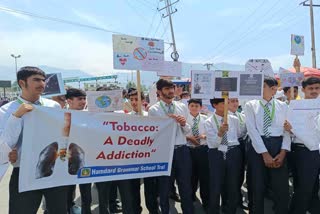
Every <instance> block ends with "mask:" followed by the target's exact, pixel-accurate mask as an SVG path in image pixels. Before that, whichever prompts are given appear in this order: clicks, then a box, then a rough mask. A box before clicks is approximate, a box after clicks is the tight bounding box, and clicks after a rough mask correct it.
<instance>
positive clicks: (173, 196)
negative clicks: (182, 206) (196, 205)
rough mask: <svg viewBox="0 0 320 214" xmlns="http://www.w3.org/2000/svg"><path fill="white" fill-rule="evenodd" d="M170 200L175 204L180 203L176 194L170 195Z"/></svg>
mask: <svg viewBox="0 0 320 214" xmlns="http://www.w3.org/2000/svg"><path fill="white" fill-rule="evenodd" d="M170 198H171V199H172V200H174V201H175V202H179V203H181V198H180V195H178V194H177V193H173V194H171V195H170Z"/></svg>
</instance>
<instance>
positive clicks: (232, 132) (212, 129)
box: [205, 113, 241, 149]
mask: <svg viewBox="0 0 320 214" xmlns="http://www.w3.org/2000/svg"><path fill="white" fill-rule="evenodd" d="M214 117H216V118H217V122H218V125H219V128H220V126H221V125H222V119H223V117H221V116H219V115H217V114H216V113H215V114H213V115H212V116H211V117H209V118H208V119H207V120H206V122H205V128H206V131H207V144H208V147H209V148H210V149H217V148H218V147H219V145H220V144H221V140H222V137H219V136H218V132H219V129H218V127H217V124H216V122H215V119H214ZM228 125H229V129H228V131H227V139H228V146H236V145H239V141H238V138H239V137H240V134H241V131H240V125H239V119H238V118H237V117H235V116H233V115H230V114H228Z"/></svg>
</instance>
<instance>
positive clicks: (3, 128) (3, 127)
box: [0, 97, 61, 167]
mask: <svg viewBox="0 0 320 214" xmlns="http://www.w3.org/2000/svg"><path fill="white" fill-rule="evenodd" d="M37 102H39V103H40V104H41V106H45V107H53V108H61V106H60V105H59V103H57V102H56V101H53V100H49V99H45V98H42V97H40V99H39V100H38V101H36V103H37ZM21 103H27V104H32V103H30V102H28V101H26V100H24V99H22V98H21V97H19V98H18V99H17V100H15V101H12V102H10V103H7V104H6V105H4V106H2V107H1V108H0V143H6V144H7V145H8V146H9V147H10V148H11V149H13V148H16V149H17V152H18V159H17V161H16V162H15V163H13V167H19V166H20V157H21V144H22V137H23V136H22V133H23V126H24V120H23V116H22V117H21V118H17V117H15V116H13V113H15V112H16V111H17V110H18V108H19V106H20V105H21ZM39 122H41V121H39Z"/></svg>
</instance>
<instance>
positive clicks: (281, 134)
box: [245, 98, 291, 214]
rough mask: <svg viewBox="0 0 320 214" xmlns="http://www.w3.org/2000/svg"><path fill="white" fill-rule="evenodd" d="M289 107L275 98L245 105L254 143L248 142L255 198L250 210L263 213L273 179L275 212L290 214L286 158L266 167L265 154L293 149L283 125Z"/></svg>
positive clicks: (249, 131)
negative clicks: (278, 165) (268, 186)
mask: <svg viewBox="0 0 320 214" xmlns="http://www.w3.org/2000/svg"><path fill="white" fill-rule="evenodd" d="M287 110H288V106H287V104H286V103H284V102H281V101H279V100H277V99H274V98H272V99H271V100H270V101H269V102H267V101H266V100H251V101H249V102H248V103H247V104H246V106H245V116H246V126H247V130H248V134H249V137H250V139H251V144H250V145H248V174H249V181H250V189H251V191H252V192H251V196H252V201H250V204H251V206H250V213H256V214H263V213H264V194H265V190H266V186H267V184H268V183H269V182H268V180H269V179H270V185H271V190H272V191H273V193H274V201H275V203H276V206H275V213H276V214H285V213H288V202H289V187H288V169H287V165H286V160H284V164H283V165H282V166H281V167H279V168H274V169H273V168H267V167H266V166H265V163H264V160H263V157H262V153H264V152H268V153H269V154H270V155H271V157H273V158H274V157H276V156H277V155H278V154H279V153H280V151H281V150H282V149H283V150H286V151H290V144H291V141H290V135H289V133H288V132H286V131H285V130H284V128H283V126H284V123H285V120H286V115H287Z"/></svg>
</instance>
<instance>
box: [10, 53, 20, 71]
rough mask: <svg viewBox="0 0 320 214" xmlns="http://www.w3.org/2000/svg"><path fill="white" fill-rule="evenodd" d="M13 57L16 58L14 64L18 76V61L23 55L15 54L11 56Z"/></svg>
mask: <svg viewBox="0 0 320 214" xmlns="http://www.w3.org/2000/svg"><path fill="white" fill-rule="evenodd" d="M11 56H12V57H13V58H14V63H15V65H16V74H17V73H18V65H17V59H18V58H20V57H21V55H20V54H19V55H17V56H16V55H14V54H11Z"/></svg>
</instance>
